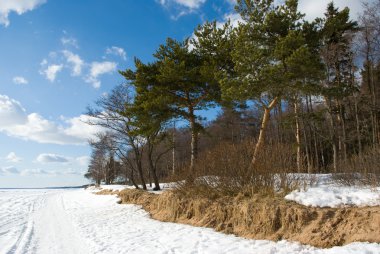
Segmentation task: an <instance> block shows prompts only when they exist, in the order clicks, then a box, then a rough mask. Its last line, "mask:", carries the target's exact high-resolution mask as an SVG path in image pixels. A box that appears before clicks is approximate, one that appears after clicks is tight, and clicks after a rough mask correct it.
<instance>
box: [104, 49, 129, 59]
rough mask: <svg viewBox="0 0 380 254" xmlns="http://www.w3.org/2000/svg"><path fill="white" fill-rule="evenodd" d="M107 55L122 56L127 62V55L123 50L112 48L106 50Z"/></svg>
mask: <svg viewBox="0 0 380 254" xmlns="http://www.w3.org/2000/svg"><path fill="white" fill-rule="evenodd" d="M106 54H107V55H116V56H120V57H121V58H122V59H123V60H124V61H125V60H127V53H126V52H125V50H124V49H123V48H119V47H115V46H112V47H110V48H107V49H106Z"/></svg>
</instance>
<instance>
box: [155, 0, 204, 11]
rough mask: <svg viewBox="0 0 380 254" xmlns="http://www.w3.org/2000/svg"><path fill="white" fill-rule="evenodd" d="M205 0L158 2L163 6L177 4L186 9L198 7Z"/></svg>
mask: <svg viewBox="0 0 380 254" xmlns="http://www.w3.org/2000/svg"><path fill="white" fill-rule="evenodd" d="M205 2H206V0H160V1H159V3H160V4H161V5H164V6H168V5H171V4H177V5H180V6H183V7H186V8H188V9H192V10H193V9H199V8H200V7H201V6H202V4H204V3H205Z"/></svg>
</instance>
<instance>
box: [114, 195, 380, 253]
mask: <svg viewBox="0 0 380 254" xmlns="http://www.w3.org/2000/svg"><path fill="white" fill-rule="evenodd" d="M119 196H120V198H121V201H122V203H129V204H137V205H141V206H142V207H143V208H144V209H145V210H146V211H148V212H149V213H150V214H151V216H152V218H154V219H157V220H160V221H165V222H178V223H184V224H190V225H193V226H202V227H210V228H214V229H216V230H217V231H220V232H224V233H227V234H235V235H237V236H241V237H246V238H251V239H266V240H281V239H286V240H292V241H298V242H300V243H302V244H309V245H312V246H316V247H320V248H329V247H332V246H340V245H345V244H348V243H351V242H376V243H379V242H380V207H344V208H313V207H306V206H302V205H299V204H297V203H295V202H291V201H286V200H284V199H283V197H268V196H266V197H265V196H262V195H257V196H254V197H253V198H247V197H244V196H237V197H234V198H232V197H223V198H218V199H214V200H211V199H207V198H202V197H198V198H194V197H193V198H190V197H186V196H183V195H180V194H178V193H176V192H174V191H167V192H164V193H163V194H161V195H155V194H151V193H147V192H143V191H139V190H123V191H120V192H119Z"/></svg>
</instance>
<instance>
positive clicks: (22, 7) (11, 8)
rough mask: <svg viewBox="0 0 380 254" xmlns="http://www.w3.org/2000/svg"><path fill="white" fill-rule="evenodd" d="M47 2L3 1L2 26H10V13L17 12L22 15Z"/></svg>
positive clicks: (1, 8) (0, 2)
mask: <svg viewBox="0 0 380 254" xmlns="http://www.w3.org/2000/svg"><path fill="white" fill-rule="evenodd" d="M45 2H46V0H1V1H0V24H2V25H4V26H5V27H7V26H9V24H10V21H9V13H11V12H16V13H17V14H18V15H21V14H23V13H25V12H27V11H31V10H33V9H35V8H36V7H37V6H39V5H41V4H44V3H45Z"/></svg>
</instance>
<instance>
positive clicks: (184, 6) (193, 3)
mask: <svg viewBox="0 0 380 254" xmlns="http://www.w3.org/2000/svg"><path fill="white" fill-rule="evenodd" d="M156 1H157V2H158V3H160V4H161V5H162V6H163V7H165V8H166V9H170V10H174V11H175V12H176V13H177V14H176V15H171V18H172V19H174V20H177V19H179V18H180V17H182V16H184V15H187V14H190V13H193V12H195V11H196V10H198V9H199V8H200V7H201V6H202V5H203V4H204V3H205V2H206V0H156Z"/></svg>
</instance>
